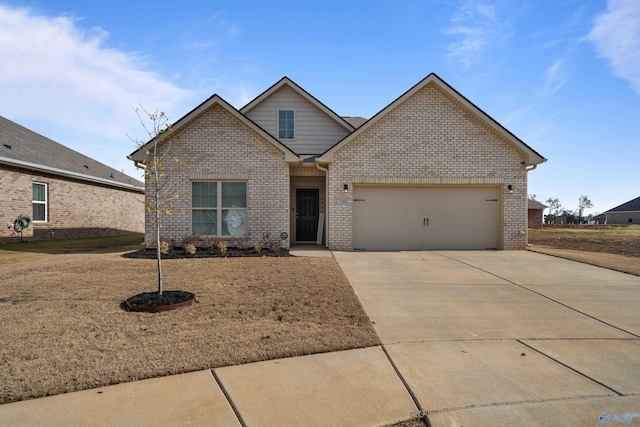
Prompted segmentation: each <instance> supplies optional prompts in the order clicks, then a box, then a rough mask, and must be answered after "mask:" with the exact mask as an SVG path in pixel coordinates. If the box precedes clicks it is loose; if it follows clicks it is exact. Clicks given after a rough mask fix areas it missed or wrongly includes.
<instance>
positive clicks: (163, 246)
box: [160, 240, 171, 255]
mask: <svg viewBox="0 0 640 427" xmlns="http://www.w3.org/2000/svg"><path fill="white" fill-rule="evenodd" d="M170 249H171V245H170V244H169V242H167V241H166V240H163V241H161V242H160V253H161V254H162V255H166V254H168V253H169V250H170Z"/></svg>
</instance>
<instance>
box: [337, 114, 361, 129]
mask: <svg viewBox="0 0 640 427" xmlns="http://www.w3.org/2000/svg"><path fill="white" fill-rule="evenodd" d="M342 118H343V119H344V121H345V122H347V123H349V124H350V125H351V126H353V127H354V128H356V129H358V128H359V127H360V126H362V125H363V124H364V122H366V121H367V119H365V118H364V117H355V116H342Z"/></svg>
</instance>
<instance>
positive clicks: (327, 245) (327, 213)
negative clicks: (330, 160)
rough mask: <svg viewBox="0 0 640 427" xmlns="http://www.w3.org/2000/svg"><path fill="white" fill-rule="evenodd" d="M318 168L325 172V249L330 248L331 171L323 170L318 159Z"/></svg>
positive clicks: (316, 162)
mask: <svg viewBox="0 0 640 427" xmlns="http://www.w3.org/2000/svg"><path fill="white" fill-rule="evenodd" d="M315 165H316V168H318V169H320V170H321V171H324V198H325V201H324V206H325V207H324V209H325V211H326V212H325V229H326V233H324V241H325V244H324V246H325V248H327V249H328V248H329V169H327V168H323V167H322V166H320V162H319V161H318V159H316V161H315Z"/></svg>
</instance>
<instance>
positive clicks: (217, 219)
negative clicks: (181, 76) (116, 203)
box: [129, 74, 546, 250]
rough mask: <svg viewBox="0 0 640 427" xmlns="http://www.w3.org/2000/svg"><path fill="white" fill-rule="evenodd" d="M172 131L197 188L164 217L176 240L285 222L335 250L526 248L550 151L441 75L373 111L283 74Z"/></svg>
mask: <svg viewBox="0 0 640 427" xmlns="http://www.w3.org/2000/svg"><path fill="white" fill-rule="evenodd" d="M173 131H174V138H175V140H174V141H173V144H174V148H175V149H176V151H177V153H179V155H180V156H183V157H184V158H185V159H186V160H188V162H189V168H188V169H184V170H181V171H180V172H179V173H178V175H177V176H174V180H175V182H176V185H177V186H178V187H179V188H177V190H178V191H179V192H181V193H183V194H189V195H191V197H183V198H181V199H180V201H179V203H180V205H179V206H177V207H178V208H179V210H180V211H182V212H184V213H182V214H175V215H172V216H170V217H168V218H167V220H166V221H165V223H164V225H163V230H162V233H163V236H164V237H165V238H166V239H172V240H174V241H176V242H180V241H181V240H182V239H183V238H184V237H186V236H189V235H192V234H195V235H211V236H219V237H222V238H227V237H228V238H231V237H237V236H242V237H246V238H247V239H248V240H249V242H251V243H254V242H259V241H260V240H261V238H262V235H263V233H265V232H268V233H270V234H271V236H280V235H281V233H283V232H284V233H287V235H288V237H289V238H288V239H287V240H285V241H284V242H283V244H284V245H285V246H289V244H290V243H291V244H304V243H309V244H323V245H325V246H327V247H329V248H331V249H336V250H416V249H486V248H497V249H523V248H525V246H526V243H527V235H526V233H527V231H526V230H527V173H528V171H530V170H532V169H535V167H536V166H537V165H538V164H540V163H542V162H544V161H546V159H545V158H544V157H542V156H541V155H540V154H538V153H537V152H536V151H535V150H533V149H532V148H531V147H529V146H528V145H527V144H525V143H524V142H522V141H521V140H520V139H518V138H517V137H516V136H514V135H513V134H512V133H511V132H509V131H508V130H507V129H505V128H504V127H502V126H501V125H500V124H499V123H497V122H496V121H495V120H493V119H492V118H491V117H489V116H488V115H487V114H486V113H484V112H483V111H482V110H480V109H479V108H478V107H476V106H475V105H474V104H472V103H471V102H470V101H469V100H467V99H466V98H465V97H464V96H462V95H461V94H460V93H458V92H457V91H456V90H455V89H453V88H452V87H451V86H449V85H448V84H447V83H445V82H444V81H443V80H442V79H440V78H439V77H438V76H437V75H435V74H430V75H428V76H427V77H426V78H424V79H423V80H422V81H420V82H419V83H418V84H416V85H415V86H414V87H412V88H411V89H409V90H408V91H407V92H405V93H404V94H402V95H401V96H400V97H399V98H397V99H396V100H395V101H393V102H392V103H391V104H389V105H388V106H387V107H385V108H384V109H383V110H381V111H380V112H379V113H377V114H376V115H375V116H373V117H372V118H371V119H369V120H366V119H363V118H359V117H341V116H339V115H337V114H336V113H335V112H333V111H332V110H331V109H330V108H328V107H327V106H326V105H324V104H323V103H322V102H320V101H319V100H317V99H316V98H315V97H313V96H312V95H311V94H309V93H308V92H306V91H305V90H304V89H302V88H301V87H300V86H298V85H297V84H296V83H294V82H293V81H291V80H290V79H289V78H287V77H284V78H282V79H281V80H280V81H278V82H277V83H276V84H274V85H273V86H271V87H270V88H269V89H267V90H266V91H265V92H263V93H262V94H260V95H259V96H258V97H257V98H255V99H254V100H252V101H251V102H249V103H248V104H247V105H246V106H244V107H243V108H241V109H240V110H236V109H235V108H233V107H232V106H231V105H229V104H228V103H227V102H226V101H224V100H223V99H222V98H220V97H219V96H217V95H214V96H212V97H211V98H209V99H208V100H206V101H205V102H203V103H202V104H200V105H199V106H198V107H196V108H195V109H194V110H192V111H191V112H190V113H188V114H187V115H186V116H184V117H182V118H181V119H180V120H178V121H177V122H176V123H175V124H174V125H173ZM129 158H130V159H131V160H133V161H134V162H136V163H137V164H141V163H144V162H145V150H144V149H140V150H137V151H135V152H133V153H132V154H131V155H130V156H129ZM147 197H149V188H147ZM151 223H152V221H151V218H150V217H148V218H147V236H148V237H147V239H146V240H147V244H148V245H152V244H153V236H152V233H151Z"/></svg>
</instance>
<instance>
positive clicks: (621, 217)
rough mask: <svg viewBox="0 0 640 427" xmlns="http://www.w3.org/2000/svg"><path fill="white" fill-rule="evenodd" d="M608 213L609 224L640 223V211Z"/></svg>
mask: <svg viewBox="0 0 640 427" xmlns="http://www.w3.org/2000/svg"><path fill="white" fill-rule="evenodd" d="M606 215H607V224H626V225H629V224H640V212H607V214H606ZM629 218H631V222H629Z"/></svg>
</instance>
